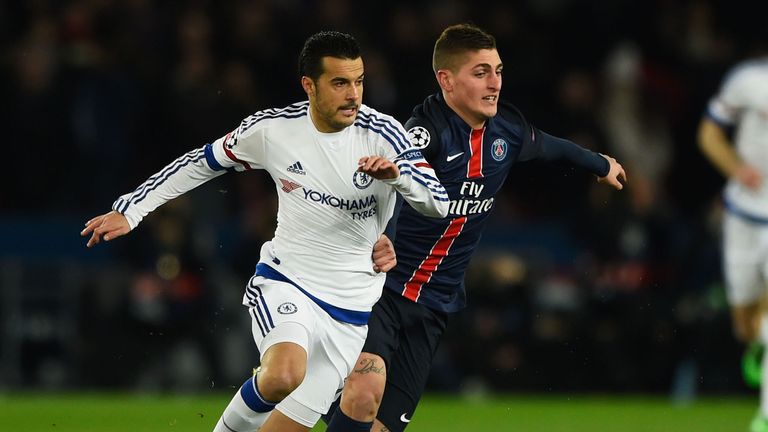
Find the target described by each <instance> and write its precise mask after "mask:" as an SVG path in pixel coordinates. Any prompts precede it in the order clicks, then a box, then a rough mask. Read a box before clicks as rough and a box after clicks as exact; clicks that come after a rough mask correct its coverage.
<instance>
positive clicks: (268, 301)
mask: <svg viewBox="0 0 768 432" xmlns="http://www.w3.org/2000/svg"><path fill="white" fill-rule="evenodd" d="M248 286H249V287H250V288H251V290H250V292H251V293H252V294H256V297H255V298H250V299H249V300H250V305H251V306H250V307H249V309H248V312H249V314H250V315H251V330H252V332H253V339H254V341H255V342H256V346H257V347H258V348H259V352H260V353H261V355H262V356H263V355H264V353H265V352H266V351H267V349H268V348H269V347H270V346H272V345H274V344H276V343H279V342H293V343H296V344H298V345H300V346H302V347H303V348H304V349H305V350H306V351H307V355H308V357H307V372H306V375H305V377H304V380H303V381H302V383H301V384H300V385H299V387H297V388H296V389H295V390H294V391H293V392H291V394H290V395H288V397H286V398H285V399H284V400H283V401H281V402H280V403H278V404H277V406H276V409H278V410H280V412H282V413H283V414H285V415H286V416H288V417H289V418H291V419H292V420H294V421H296V422H298V423H300V424H302V425H304V426H307V427H310V428H311V427H312V426H314V425H315V423H317V421H318V420H319V419H320V416H321V415H323V414H325V413H326V412H328V409H329V408H330V406H331V403H332V402H333V401H334V400H335V399H336V395H337V391H338V390H339V389H341V388H342V387H343V385H344V380H345V379H346V378H347V376H348V375H349V374H350V373H351V372H352V368H353V366H354V365H355V362H356V361H357V357H358V356H359V355H360V350H361V349H362V348H363V343H364V342H365V336H366V334H367V333H368V326H367V325H353V324H347V323H343V322H340V321H336V320H334V319H333V318H331V316H330V315H328V313H326V312H325V311H324V310H323V309H321V308H320V307H319V306H318V305H317V304H316V303H315V302H313V301H312V300H311V299H310V298H309V297H307V296H306V295H304V294H303V293H302V292H301V291H299V290H298V289H297V288H296V287H294V286H293V285H290V284H288V283H285V282H279V281H274V280H271V279H265V278H263V277H262V276H253V277H252V278H251V280H250V281H249V282H248ZM284 323H297V324H300V325H301V326H302V327H303V328H304V329H305V330H306V332H300V331H299V332H297V331H295V329H296V328H297V327H293V329H292V330H291V331H280V330H274V329H276V328H278V327H279V326H280V325H281V324H284Z"/></svg>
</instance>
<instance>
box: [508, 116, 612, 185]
mask: <svg viewBox="0 0 768 432" xmlns="http://www.w3.org/2000/svg"><path fill="white" fill-rule="evenodd" d="M534 159H538V160H543V161H547V162H549V161H557V160H565V161H567V162H569V163H570V164H571V165H574V166H577V167H580V168H583V169H585V170H587V171H589V172H591V173H592V174H595V175H596V176H599V177H604V176H606V175H608V170H609V169H610V165H609V164H608V161H607V160H606V159H605V158H604V157H602V156H601V155H600V154H599V153H595V152H593V151H591V150H587V149H585V148H584V147H581V146H580V145H578V144H576V143H574V142H573V141H570V140H567V139H564V138H558V137H556V136H554V135H550V134H548V133H546V132H542V131H540V130H538V129H536V128H534V127H531V129H530V134H528V136H526V140H525V141H524V142H523V149H522V150H521V151H520V156H519V158H518V160H519V161H521V162H522V161H528V160H534Z"/></svg>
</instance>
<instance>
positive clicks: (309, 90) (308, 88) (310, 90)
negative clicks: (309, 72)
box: [301, 75, 315, 97]
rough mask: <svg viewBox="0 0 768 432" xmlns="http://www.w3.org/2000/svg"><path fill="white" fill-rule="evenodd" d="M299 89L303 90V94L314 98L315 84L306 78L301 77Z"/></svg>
mask: <svg viewBox="0 0 768 432" xmlns="http://www.w3.org/2000/svg"><path fill="white" fill-rule="evenodd" d="M301 87H302V88H303V89H304V93H306V94H307V96H309V97H314V96H315V82H314V81H312V78H310V77H308V76H306V75H305V76H303V77H301Z"/></svg>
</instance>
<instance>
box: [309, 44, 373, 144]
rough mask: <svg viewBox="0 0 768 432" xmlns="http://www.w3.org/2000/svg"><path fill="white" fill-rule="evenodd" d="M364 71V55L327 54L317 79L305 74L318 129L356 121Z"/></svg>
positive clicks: (339, 127)
mask: <svg viewBox="0 0 768 432" xmlns="http://www.w3.org/2000/svg"><path fill="white" fill-rule="evenodd" d="M364 72H365V71H364V68H363V59H362V58H359V57H358V58H356V59H354V60H349V59H339V58H335V57H323V73H322V75H320V77H318V78H317V80H312V79H310V78H308V77H304V78H303V83H304V88H305V90H306V91H307V93H308V94H309V105H310V110H311V112H312V121H313V122H314V124H315V127H316V128H317V130H319V131H320V132H326V133H328V132H339V131H341V130H342V129H344V128H345V127H347V126H351V125H352V123H354V122H355V118H356V117H357V111H358V110H359V108H360V104H361V103H362V101H363V74H364ZM304 80H308V82H307V81H304Z"/></svg>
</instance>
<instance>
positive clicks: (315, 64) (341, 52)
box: [299, 31, 360, 80]
mask: <svg viewBox="0 0 768 432" xmlns="http://www.w3.org/2000/svg"><path fill="white" fill-rule="evenodd" d="M323 57H335V58H339V59H350V60H354V59H356V58H359V57H360V45H359V44H358V43H357V40H355V38H354V37H352V36H351V35H348V34H346V33H341V32H337V31H321V32H319V33H315V34H313V35H312V36H310V37H309V38H308V39H307V40H306V42H304V48H302V49H301V54H299V76H308V77H310V78H312V79H313V80H316V79H317V78H319V77H320V75H322V74H323Z"/></svg>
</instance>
